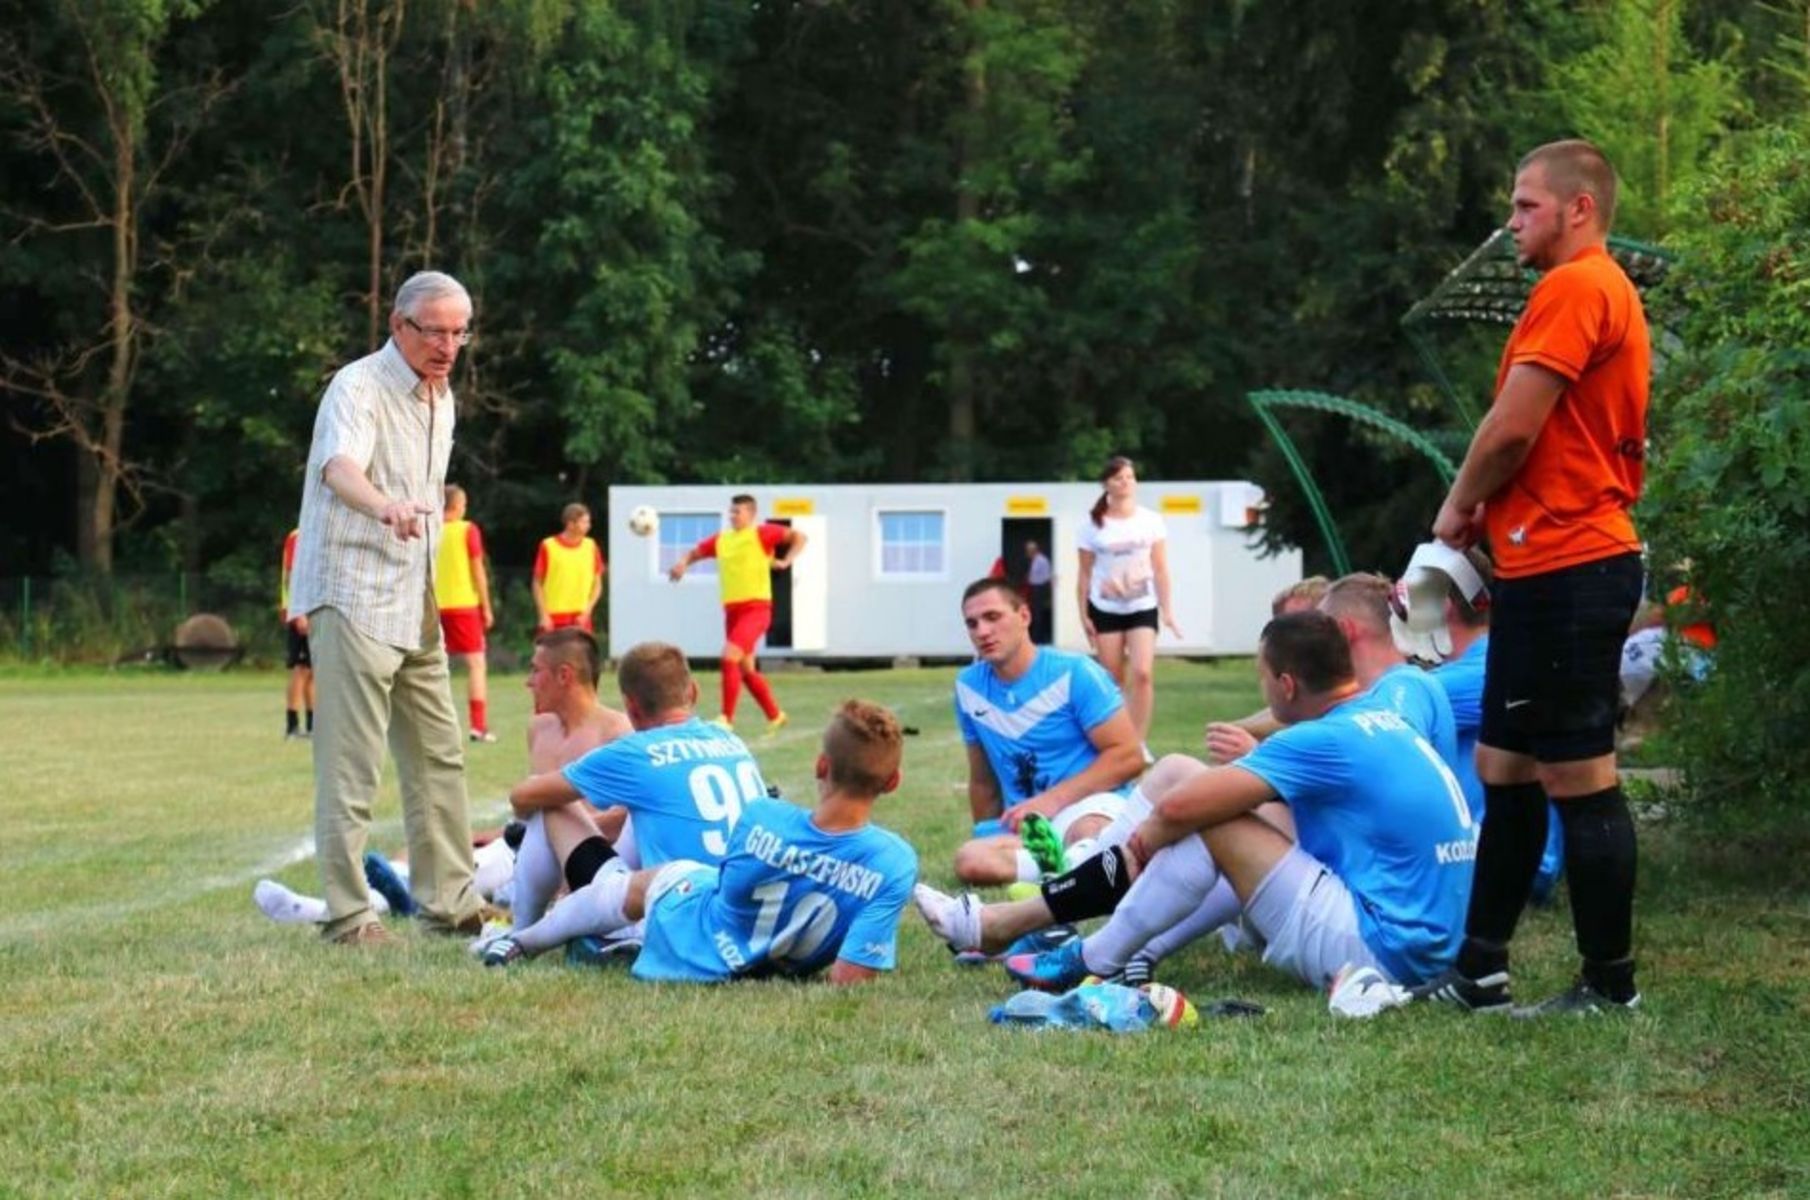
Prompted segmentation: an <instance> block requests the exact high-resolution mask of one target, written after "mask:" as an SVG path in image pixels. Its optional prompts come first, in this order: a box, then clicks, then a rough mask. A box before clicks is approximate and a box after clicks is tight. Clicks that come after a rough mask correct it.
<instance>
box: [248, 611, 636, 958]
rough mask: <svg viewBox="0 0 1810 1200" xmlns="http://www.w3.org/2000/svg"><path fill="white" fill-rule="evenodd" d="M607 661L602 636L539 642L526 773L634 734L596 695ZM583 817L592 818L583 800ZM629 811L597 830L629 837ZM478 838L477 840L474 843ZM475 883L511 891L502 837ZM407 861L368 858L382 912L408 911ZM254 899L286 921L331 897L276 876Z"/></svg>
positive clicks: (578, 634)
mask: <svg viewBox="0 0 1810 1200" xmlns="http://www.w3.org/2000/svg"><path fill="white" fill-rule="evenodd" d="M600 669H601V658H600V656H599V655H598V652H597V639H596V638H594V637H592V636H591V635H590V634H588V633H586V632H585V631H584V630H582V629H573V628H566V629H556V630H554V631H553V632H552V633H543V634H542V635H541V636H540V637H538V638H536V639H535V641H534V657H533V659H532V660H530V662H529V667H528V681H527V687H528V692H529V694H530V695H532V696H533V697H534V716H533V718H532V719H531V720H530V721H529V722H528V770H529V771H530V772H531V773H537V774H538V773H540V772H543V771H556V770H558V769H559V768H560V767H563V766H565V765H566V764H567V763H570V762H575V761H577V759H578V758H579V757H580V756H581V755H583V754H584V753H586V752H587V751H590V750H595V749H596V748H597V747H599V746H602V745H605V744H607V743H609V742H610V741H612V740H614V739H615V738H617V737H620V736H621V735H623V734H625V733H627V732H628V731H629V723H628V718H626V717H624V716H623V715H622V714H621V713H620V712H617V711H616V710H615V709H613V708H611V707H609V706H608V705H606V704H604V703H603V702H602V701H600V700H598V698H597V677H598V675H599V673H600ZM575 811H576V813H577V816H578V817H579V818H581V819H584V820H591V819H592V817H591V816H590V815H588V814H587V813H586V812H585V811H584V808H583V806H582V805H580V806H576V810H575ZM627 817H628V810H627V809H624V808H615V809H612V810H610V811H607V812H601V813H597V814H595V820H596V824H597V829H598V831H599V832H600V833H601V834H602V835H603V836H604V837H607V838H609V839H610V840H611V841H612V842H616V841H617V840H618V839H621V838H623V837H625V836H626V835H625V833H624V825H625V822H626V820H627ZM475 840H476V839H474V841H475ZM475 857H476V868H477V869H476V872H475V873H474V874H473V876H472V886H473V887H475V888H477V889H478V891H480V892H482V893H483V894H484V896H485V897H486V898H488V899H497V898H499V897H500V896H503V895H507V894H508V893H509V891H511V890H512V888H513V884H512V883H511V879H512V877H513V875H514V872H515V856H514V854H513V853H512V852H511V849H510V847H509V845H508V843H507V842H506V841H505V840H504V839H503V838H501V837H498V836H495V835H494V834H493V835H490V836H487V837H485V838H484V840H483V844H482V845H480V846H478V848H477V851H476V855H475ZM407 870H408V868H407V866H406V865H404V864H401V863H389V862H386V861H385V860H383V859H381V858H380V857H378V856H377V855H375V854H367V855H365V877H366V879H367V880H368V881H369V882H370V883H371V885H372V887H373V889H374V891H375V894H374V895H373V897H372V906H373V907H374V908H376V909H378V911H380V912H385V911H396V912H399V913H400V914H401V915H404V916H406V915H408V913H409V911H410V907H411V906H410V902H409V899H408V889H407V887H406V886H400V884H399V882H392V881H400V880H402V879H404V878H406V874H407ZM252 898H253V899H254V900H255V901H256V903H257V905H258V907H259V908H260V909H261V910H263V912H264V914H265V915H266V916H268V917H270V918H271V919H272V920H274V921H280V922H284V923H319V922H321V921H324V920H326V919H327V902H326V901H325V900H322V899H320V898H318V897H315V896H302V895H298V894H296V893H295V892H293V891H290V890H289V889H288V888H286V887H284V886H283V885H282V884H280V883H277V882H276V881H274V880H270V879H264V880H259V882H258V885H257V887H256V888H254V889H253V891H252Z"/></svg>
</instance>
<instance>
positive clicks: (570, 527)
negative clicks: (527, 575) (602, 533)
mask: <svg viewBox="0 0 1810 1200" xmlns="http://www.w3.org/2000/svg"><path fill="white" fill-rule="evenodd" d="M559 519H560V523H561V524H563V525H564V526H565V528H564V529H562V530H561V531H560V532H559V533H558V534H557V535H555V536H553V537H550V538H542V539H541V544H540V549H539V550H537V551H536V552H535V555H534V579H533V582H532V583H531V584H530V585H529V586H530V588H531V590H532V591H533V592H534V608H535V611H536V613H537V614H538V615H539V620H538V622H537V623H536V626H535V628H536V630H537V631H538V632H540V633H546V632H547V631H549V630H552V629H564V628H565V627H566V626H568V625H576V626H578V627H579V628H580V629H583V630H584V631H586V632H587V633H588V632H591V610H593V609H595V608H596V607H597V601H598V598H599V597H601V596H602V595H603V573H604V571H605V570H606V569H607V568H606V567H605V566H604V562H603V551H602V550H599V549H598V548H597V543H596V542H594V541H592V540H591V538H590V536H589V535H590V532H591V510H590V509H588V508H586V507H585V506H584V505H582V504H568V505H566V506H565V508H564V509H562V510H561V511H560V514H559Z"/></svg>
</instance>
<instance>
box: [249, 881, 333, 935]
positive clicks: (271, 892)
mask: <svg viewBox="0 0 1810 1200" xmlns="http://www.w3.org/2000/svg"><path fill="white" fill-rule="evenodd" d="M251 899H252V903H254V904H256V905H257V906H258V911H259V912H261V913H263V914H264V915H265V916H267V917H269V918H270V919H271V920H273V921H275V922H277V923H278V924H280V925H319V924H320V923H321V922H323V921H325V920H326V919H327V902H326V901H325V900H322V899H321V898H320V897H318V896H303V895H300V894H299V893H297V892H293V891H291V890H290V889H288V888H286V887H284V886H283V885H282V884H280V883H278V882H277V881H276V880H274V879H260V880H258V884H257V886H256V887H254V888H252V889H251Z"/></svg>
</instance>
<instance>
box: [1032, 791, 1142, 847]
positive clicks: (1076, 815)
mask: <svg viewBox="0 0 1810 1200" xmlns="http://www.w3.org/2000/svg"><path fill="white" fill-rule="evenodd" d="M1124 811H1125V797H1123V796H1121V795H1119V794H1118V793H1117V792H1095V793H1094V794H1093V795H1091V796H1083V797H1082V798H1081V799H1079V800H1077V801H1075V802H1074V803H1073V804H1071V805H1069V806H1068V807H1067V808H1065V809H1063V810H1062V811H1061V812H1059V813H1057V814H1056V815H1055V816H1053V817H1051V818H1050V824H1051V825H1052V826H1054V827H1055V830H1056V836H1057V837H1059V838H1061V839H1062V841H1063V843H1064V844H1066V843H1067V842H1068V831H1069V830H1070V829H1071V828H1073V826H1074V824H1075V822H1076V821H1079V820H1081V819H1082V818H1083V817H1105V818H1106V820H1107V821H1108V822H1111V821H1112V820H1114V819H1115V818H1116V817H1118V815H1119V814H1120V813H1121V812H1124Z"/></svg>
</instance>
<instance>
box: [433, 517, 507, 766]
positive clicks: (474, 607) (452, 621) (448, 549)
mask: <svg viewBox="0 0 1810 1200" xmlns="http://www.w3.org/2000/svg"><path fill="white" fill-rule="evenodd" d="M466 504H467V498H466V495H465V489H464V488H462V487H460V486H459V485H458V484H456V483H449V484H447V485H446V512H445V523H444V524H443V525H442V526H441V530H440V556H439V558H438V559H437V560H435V564H434V568H435V569H434V599H435V601H436V602H438V604H439V606H440V630H441V632H442V633H444V634H445V635H446V653H447V656H448V657H449V658H458V659H460V660H461V661H463V662H464V663H465V676H466V709H467V711H468V713H469V715H470V719H471V740H472V741H474V742H494V741H496V736H495V735H494V734H492V733H491V732H490V713H489V709H488V700H489V688H488V672H487V670H486V667H487V665H488V664H487V663H486V661H485V657H484V652H485V638H484V634H485V631H486V630H489V629H492V628H494V627H495V625H496V613H495V611H494V610H493V609H492V608H491V605H490V573H489V572H488V571H486V570H485V569H484V534H483V531H482V530H480V529H479V528H478V523H477V522H476V521H470V520H467V519H466V517H465V506H466Z"/></svg>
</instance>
